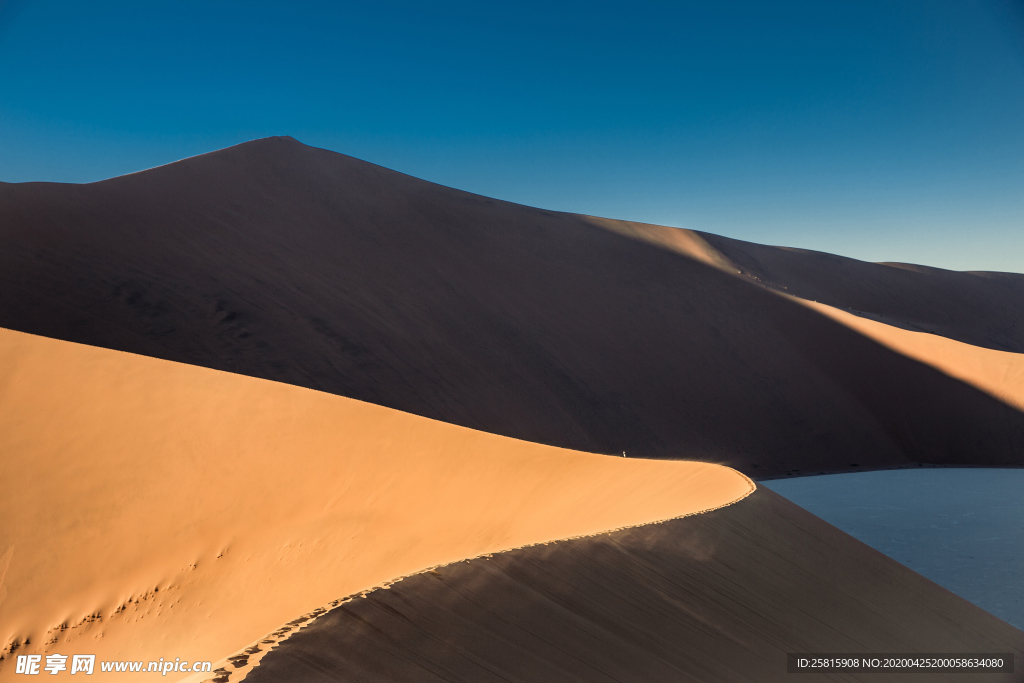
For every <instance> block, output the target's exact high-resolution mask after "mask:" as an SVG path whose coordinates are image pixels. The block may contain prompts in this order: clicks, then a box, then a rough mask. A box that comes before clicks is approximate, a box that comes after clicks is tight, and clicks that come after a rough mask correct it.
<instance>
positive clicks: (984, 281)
mask: <svg viewBox="0 0 1024 683" xmlns="http://www.w3.org/2000/svg"><path fill="white" fill-rule="evenodd" d="M587 218H588V220H590V221H591V222H593V223H594V224H595V225H599V226H601V227H603V228H605V229H608V230H612V231H614V232H617V233H619V234H623V235H628V236H630V237H634V238H637V239H641V240H644V241H646V242H649V243H651V244H657V245H658V246H661V247H664V248H667V249H669V250H672V251H675V252H677V253H680V254H685V255H687V256H689V257H692V258H696V259H698V260H701V261H703V262H704V263H707V264H709V265H712V266H715V267H717V268H719V269H720V270H722V271H724V272H728V273H735V274H737V275H739V276H740V277H742V278H743V279H746V280H748V281H750V282H751V283H755V284H757V285H760V286H763V287H766V288H768V289H773V290H775V291H779V292H783V293H785V294H788V295H791V296H795V297H799V298H801V299H806V300H808V301H815V302H819V303H824V304H827V305H830V306H833V307H835V308H840V309H843V310H846V311H848V312H851V313H854V314H856V315H858V316H861V317H866V318H870V319H874V320H877V321H879V322H884V323H886V324H889V325H893V326H896V327H901V328H905V329H908V330H913V331H918V332H929V333H931V334H936V335H940V336H945V337H949V338H951V339H955V340H958V341H962V342H965V343H967V344H972V345H974V346H982V347H986V348H990V349H994V350H999V351H1011V352H1016V353H1024V275H1022V274H1019V273H986V272H957V271H951V270H943V269H941V268H929V267H927V266H917V265H912V264H908V263H867V262H864V261H858V260H856V259H851V258H845V257H842V256H836V255H834V254H826V253H822V252H817V251H809V250H806V249H792V248H787V247H769V246H765V245H762V244H753V243H751V242H743V241H741V240H734V239H730V238H728V237H722V236H720V235H712V234H710V233H705V232H696V231H693V230H679V229H676V228H668V227H664V226H660V225H647V224H644V223H631V222H628V221H614V220H608V219H603V218H594V217H587Z"/></svg>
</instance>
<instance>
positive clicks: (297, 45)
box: [0, 0, 1024, 272]
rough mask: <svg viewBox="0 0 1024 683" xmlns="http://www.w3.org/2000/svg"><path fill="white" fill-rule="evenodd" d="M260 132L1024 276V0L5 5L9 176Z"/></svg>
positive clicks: (540, 189) (142, 163)
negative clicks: (290, 136)
mask: <svg viewBox="0 0 1024 683" xmlns="http://www.w3.org/2000/svg"><path fill="white" fill-rule="evenodd" d="M712 6H713V7H712ZM267 135H292V136H294V137H296V138H298V139H299V140H301V141H302V142H305V143H307V144H311V145H316V146H319V147H326V148H328V149H333V150H336V151H339V152H344V153H346V154H351V155H353V156H356V157H359V158H362V159H366V160H368V161H372V162H375V163H378V164H381V165H384V166H387V167H390V168H394V169H397V170H400V171H403V172H406V173H410V174H412V175H415V176H419V177H422V178H426V179H428V180H432V181H435V182H439V183H443V184H446V185H451V186H454V187H458V188H461V189H465V190H470V191H473V192H479V193H481V194H485V195H489V196H493V197H498V198H501V199H507V200H511V201H516V202H521V203H524V204H531V205H534V206H542V207H545V208H550V209H557V210H565V211H576V212H581V213H589V214H595V215H601V216H609V217H613V218H625V219H630V220H637V221H646V222H652V223H661V224H666V225H675V226H680V227H688V228H694V229H698V230H706V231H709V232H715V233H718V234H723V235H728V236H731V237H737V238H740V239H746V240H752V241H756V242H762V243H768V244H782V245H787V246H797V247H804V248H810V249H819V250H822V251H830V252H833V253H840V254H844V255H848V256H853V257H855V258H861V259H866V260H873V261H883V260H893V261H910V262H915V263H925V264H929V265H935V266H941V267H946V268H953V269H960V270H970V269H974V270H1011V271H1016V272H1024V2H1021V0H972V1H964V0H921V1H900V0H886V1H884V2H883V1H880V2H873V1H871V0H856V1H851V2H843V1H841V0H828V1H825V2H822V1H821V0H814V1H809V2H802V1H800V2H797V1H787V0H776V1H774V2H769V1H765V2H749V1H732V2H730V1H724V2H716V3H708V2H693V3H685V2H678V1H677V2H664V3H659V2H645V1H643V0H635V1H633V2H621V3H602V2H588V3H569V2H564V3H549V2H516V3H501V2H487V3H481V2H465V3H460V2H431V3H412V2H387V1H380V2H372V3H345V2H337V3H316V2H306V3H304V2H289V3H261V2H255V1H252V2H238V3H226V2H216V1H215V0H211V1H208V2H187V1H179V2H160V1H147V2H130V3H129V2H124V3H117V2H103V1H102V0H95V1H94V2H89V3H83V2H61V1H59V0H53V1H49V2H42V1H39V2H33V1H31V0H27V1H26V0H16V1H14V2H11V1H10V0H7V1H4V0H0V180H4V181H8V182H21V181H30V180H49V181H62V182H89V181H93V180H98V179H102V178H107V177H111V176H115V175H120V174H123V173H128V172H131V171H137V170H141V169H143V168H148V167H152V166H156V165H159V164H163V163H167V162H169V161H173V160H175V159H179V158H183V157H186V156H191V155H194V154H199V153H202V152H206V151H211V150H213V149H217V148H220V147H225V146H228V145H232V144H235V143H238V142H243V141H245V140H249V139H252V138H256V137H263V136H267Z"/></svg>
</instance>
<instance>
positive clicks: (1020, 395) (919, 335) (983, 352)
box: [791, 297, 1024, 411]
mask: <svg viewBox="0 0 1024 683" xmlns="http://www.w3.org/2000/svg"><path fill="white" fill-rule="evenodd" d="M791 298H793V300H795V301H799V302H800V303H802V304H804V305H806V306H808V307H809V308H812V309H814V310H816V311H818V312H819V313H822V314H824V315H827V316H829V317H830V318H832V319H833V320H836V321H837V322H840V323H842V324H844V325H846V326H847V327H849V328H851V329H854V330H856V331H858V332H860V333H861V334H863V335H865V336H867V337H871V338H872V339H874V340H875V341H877V342H878V343H880V344H884V345H885V346H888V347H889V348H890V349H892V350H893V351H896V352H898V353H902V354H903V355H904V356H908V357H910V358H914V359H915V360H919V361H921V362H922V363H927V364H928V365H931V366H932V367H934V368H936V369H937V370H941V371H942V372H944V373H946V374H947V375H949V376H950V377H955V378H956V379H959V380H961V381H963V382H966V383H968V384H970V385H972V386H974V387H976V388H978V389H981V390H982V391H984V392H986V393H987V394H989V395H990V396H992V397H994V398H997V399H999V400H1001V401H1003V402H1005V403H1008V404H1009V405H1011V406H1013V407H1015V408H1017V409H1018V410H1022V411H1024V354H1020V353H1010V352H1009V351H995V350H993V349H986V348H984V347H982V346H974V345H972V344H965V343H963V342H958V341H955V340H953V339H949V338H947V337H942V336H939V335H937V334H928V333H927V332H913V331H911V330H904V329H903V328H900V327H893V326H892V325H886V324H885V323H880V322H876V321H874V320H869V319H867V318H862V317H860V316H857V315H854V314H852V313H847V312H846V311H843V310H840V309H838V308H834V307H832V306H828V305H826V304H819V303H815V302H812V301H806V300H804V299H797V298H796V297H791Z"/></svg>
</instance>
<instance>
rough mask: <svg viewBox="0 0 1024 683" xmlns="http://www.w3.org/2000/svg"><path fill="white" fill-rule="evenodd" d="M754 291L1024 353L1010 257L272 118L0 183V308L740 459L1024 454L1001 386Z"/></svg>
mask: <svg viewBox="0 0 1024 683" xmlns="http://www.w3.org/2000/svg"><path fill="white" fill-rule="evenodd" d="M623 233H626V234H623ZM638 237H642V239H638ZM652 242H653V243H652ZM669 243H672V244H670V245H669V248H666V245H667V244H669ZM673 245H674V246H673ZM733 266H736V271H740V272H736V271H734V270H733ZM744 269H746V270H744ZM766 280H770V281H771V282H770V283H768V284H767V285H766V284H765V281H766ZM787 283H788V284H787ZM769 285H770V286H769ZM772 287H776V288H777V289H778V291H780V292H785V293H789V294H793V295H796V296H800V297H803V298H806V299H808V300H811V301H813V300H815V299H817V300H819V301H826V302H830V303H831V304H833V305H836V306H840V307H844V308H845V307H854V306H859V307H861V311H860V314H861V315H870V316H874V317H876V318H879V319H881V318H884V319H885V320H887V321H889V322H890V323H893V324H900V325H903V326H906V327H915V326H916V328H917V329H929V330H931V331H933V332H936V333H940V334H945V335H946V336H948V337H950V338H953V339H959V340H962V341H966V342H970V343H972V344H975V345H981V346H988V347H992V348H996V349H1001V350H1004V351H1007V350H1008V351H1020V350H1021V348H1022V347H1021V344H1022V333H1021V325H1022V323H1021V320H1022V319H1024V316H1022V311H1021V306H1024V304H1022V303H1021V302H1022V301H1024V277H1021V276H1013V275H1006V274H1003V275H1000V274H963V273H949V272H948V271H935V270H929V269H920V268H918V269H914V268H910V267H895V266H885V265H878V264H862V263H859V262H855V261H851V260H849V259H838V257H829V256H827V255H821V254H814V253H809V252H797V251H792V250H784V249H782V250H780V249H774V248H770V247H763V248H762V247H759V246H758V245H745V244H744V243H736V242H734V241H723V240H718V239H716V238H714V236H709V235H702V234H698V233H688V232H685V231H678V230H673V229H670V228H657V227H656V226H636V225H635V224H627V223H621V222H617V221H606V220H601V219H594V218H589V217H585V216H576V215H569V214H561V213H552V212H547V211H542V210H538V209H532V208H529V207H524V206H519V205H515V204H509V203H506V202H500V201H496V200H492V199H487V198H485V197H480V196H476V195H471V194H467V193H464V192H459V191H457V190H452V189H449V188H445V187H441V186H438V185H434V184H431V183H428V182H424V181H421V180H417V179H415V178H411V177H409V176H405V175H402V174H400V173H396V172H393V171H389V170H387V169H383V168H380V167H378V166H374V165H372V164H368V163H365V162H361V161H358V160H356V159H352V158H350V157H346V156H344V155H341V154H335V153H333V152H328V151H324V150H318V149H314V148H310V147H306V146H304V145H302V144H300V143H298V142H296V141H294V140H291V139H290V138H272V139H266V140H259V141H255V142H252V143H247V144H244V145H240V146H238V147H234V148H231V149H227V150H222V151H220V152H215V153H212V154H207V155H203V156H200V157H195V158H192V159H187V160H185V161H181V162H178V163H174V164H170V165H168V166H164V167H160V168H156V169H152V170H149V171H145V172H142V173H137V174H133V175H130V176H125V177H121V178H115V179H112V180H109V181H104V182H100V183H93V184H89V185H57V184H45V183H28V184H19V185H10V184H7V185H0V326H6V327H8V328H12V329H18V330H22V331H26V332H32V333H36V334H41V335H46V336H50V337H56V338H60V339H66V340H70V341H77V342H81V343H87V344H93V345H97V346H105V347H109V348H113V349H118V350H124V351H132V352H135V353H140V354H146V355H151V356H156V357H160V358H165V359H169V360H178V361H183V362H188V363H192V364H196V365H204V366H207V367H212V368H216V369H220V370H227V371H231V372H237V373H241V374H247V375H252V376H256V377H262V378H266V379H271V380H276V381H281V382H287V383H291V384H295V385H300V386H305V387H309V388H314V389H319V390H323V391H327V392H331V393H335V394H339V395H343V396H348V397H352V398H357V399H360V400H364V401H369V402H372V403H376V404H380V405H384V406H389V407H392V408H397V409H400V410H403V411H407V412H411V413H415V414H418V415H423V416H426V417H430V418H434V419H439V420H444V421H446V422H450V423H454V424H458V425H462V426H467V427H471V428H474V429H479V430H483V431H487V432H491V433H497V434H503V435H507V436H513V437H516V438H521V439H524V440H528V441H533V442H538V443H546V444H552V445H557V446H562V447H568V448H574V449H577V450H585V451H591V452H599V453H620V452H622V451H626V452H627V453H628V454H629V455H631V456H644V457H657V458H679V457H685V458H691V459H701V460H705V461H710V462H718V463H724V464H728V465H730V466H733V467H735V468H737V469H739V470H741V471H743V472H745V473H747V474H748V475H750V476H753V477H755V478H756V477H773V476H783V475H786V474H806V473H816V472H842V471H850V470H853V469H865V468H878V467H894V466H913V465H917V464H922V463H924V464H937V465H958V464H960V465H1022V464H1024V414H1022V413H1021V411H1020V410H1018V409H1017V408H1016V407H1015V406H1013V405H1010V404H1007V403H1005V402H1004V401H1002V400H1001V399H1000V398H999V397H998V396H993V395H992V394H991V393H990V392H988V391H987V390H984V389H978V388H977V387H976V386H973V385H971V384H969V383H966V382H964V381H961V379H957V378H955V377H951V376H950V374H949V373H948V372H946V371H945V370H943V369H941V368H934V367H931V366H930V365H928V364H927V363H922V362H920V361H919V360H915V359H913V358H910V357H908V356H907V355H905V354H904V353H903V352H900V351H896V350H893V349H892V348H889V347H887V346H886V345H883V344H879V343H876V342H875V341H873V340H871V339H869V338H867V337H865V336H864V335H863V334H861V333H860V332H858V331H857V330H854V329H851V328H850V327H849V326H847V325H846V324H843V323H842V322H838V321H836V320H833V319H832V318H830V317H829V316H826V315H822V314H821V313H819V312H818V311H815V310H811V309H808V308H807V307H805V306H803V305H802V304H801V303H800V302H797V301H793V300H791V299H789V298H787V297H784V296H779V295H778V294H777V293H776V292H775V291H773V290H772Z"/></svg>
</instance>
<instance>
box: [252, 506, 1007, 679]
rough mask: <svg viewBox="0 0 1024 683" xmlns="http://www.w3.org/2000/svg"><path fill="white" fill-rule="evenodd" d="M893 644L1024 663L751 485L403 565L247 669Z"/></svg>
mask: <svg viewBox="0 0 1024 683" xmlns="http://www.w3.org/2000/svg"><path fill="white" fill-rule="evenodd" d="M901 651H907V652H974V651H978V652H1014V653H1015V655H1016V661H1017V666H1018V667H1019V666H1020V662H1021V661H1022V657H1024V633H1022V632H1021V631H1018V630H1017V629H1015V628H1013V627H1012V626H1010V625H1009V624H1006V623H1005V622H1003V621H1001V620H999V619H997V618H996V617H993V616H992V615H990V614H988V613H987V612H985V611H983V610H981V609H979V608H977V607H975V606H974V605H972V604H970V603H968V602H967V601H965V600H963V599H962V598H959V597H957V596H955V595H953V594H952V593H950V592H948V591H946V590H945V589H943V588H941V587H940V586H938V585H936V584H934V583H932V582H930V581H928V580H927V579H925V578H923V577H921V576H920V575H918V574H916V573H914V572H913V571H911V570H909V569H907V568H906V567H903V566H902V565H900V564H898V563H897V562H895V561H893V560H891V559H889V558H887V557H885V556H883V555H881V554H880V553H877V552H875V551H874V550H871V549H870V548H868V547H867V546H865V545H863V544H861V543H860V542H859V541H857V540H855V539H853V538H852V537H850V536H848V535H846V534H844V533H843V532H841V531H839V530H838V529H836V528H835V527H832V526H830V525H829V524H827V523H825V522H823V521H822V520H820V519H818V518H817V517H815V516H813V515H811V514H810V513H808V512H807V511H805V510H803V509H801V508H799V507H797V506H796V505H793V504H792V503H790V502H788V501H787V500H785V499H784V498H782V497H781V496H778V495H777V494H775V493H773V492H772V491H770V490H767V489H764V488H760V489H758V490H757V491H755V492H754V493H753V494H752V495H751V496H749V497H747V498H746V499H744V500H742V501H740V502H738V503H736V504H735V505H732V506H729V507H727V508H723V509H721V510H716V511H714V512H710V513H707V514H704V515H699V516H696V517H689V518H686V519H680V520H675V521H671V522H665V523H662V524H657V525H651V526H645V527H639V528H636V529H629V530H624V531H619V532H616V533H613V534H606V535H601V536H595V537H591V538H585V539H576V540H572V541H565V542H559V543H554V544H551V545H545V546H539V547H533V548H525V549H521V550H516V551H512V552H509V553H503V554H501V555H495V556H494V557H492V558H487V559H483V558H481V559H477V560H473V561H472V562H468V563H460V564H456V565H452V566H449V567H443V568H440V569H438V570H436V571H433V572H430V573H427V574H422V575H418V576H414V577H410V578H408V579H406V580H404V581H402V582H400V583H397V584H395V585H393V586H392V587H391V588H390V590H386V591H376V592H373V593H370V594H369V595H367V596H365V597H362V598H358V599H356V600H354V601H352V602H349V603H347V604H344V605H342V606H340V607H337V608H335V609H334V610H332V611H330V612H328V613H327V614H326V615H324V616H322V617H320V618H319V619H317V620H316V621H314V622H313V623H312V624H311V625H309V626H307V627H306V628H304V629H302V630H300V631H297V632H296V633H295V634H294V635H292V636H291V638H290V639H288V640H285V641H284V642H283V643H281V644H279V645H278V646H277V648H276V649H273V650H271V651H270V652H269V653H267V654H266V655H265V656H264V657H263V659H262V661H261V663H260V664H259V665H258V666H257V667H256V668H255V669H253V670H252V671H251V672H250V673H249V674H248V676H247V677H246V678H245V680H246V683H321V682H326V681H339V680H340V681H360V682H362V683H372V682H377V681H379V682H381V683H385V682H386V683H400V682H403V681H410V682H411V681H415V682H416V683H433V682H437V683H441V682H442V681H444V682H445V683H458V682H468V681H473V682H474V683H485V682H489V681H494V682H495V683H497V682H499V681H501V682H503V683H533V682H534V681H566V682H569V681H578V682H583V681H586V682H587V683H598V682H602V681H608V682H611V681H618V682H619V683H631V682H635V683H656V682H658V681H665V682H666V683H667V682H669V681H671V682H672V683H683V682H697V681H702V682H706V683H722V682H728V681H743V682H748V681H789V680H791V679H793V675H792V674H787V673H786V653H787V652H851V653H853V652H901ZM1017 671H1018V673H1016V674H1002V675H998V674H988V675H984V676H981V678H984V679H985V680H993V681H997V680H998V681H1011V680H1013V681H1019V680H1021V677H1020V673H1019V668H1018V669H1017ZM797 679H799V680H801V681H804V680H806V681H819V680H830V681H831V680H843V681H877V682H879V683H883V682H885V681H898V680H905V681H920V680H924V679H927V680H929V681H950V683H952V682H953V681H962V680H966V679H965V678H964V674H945V675H941V674H940V675H933V674H929V675H924V676H922V674H902V675H886V674H883V673H872V674H869V675H854V674H840V675H836V674H833V675H831V676H817V675H814V674H801V675H799V676H797Z"/></svg>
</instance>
